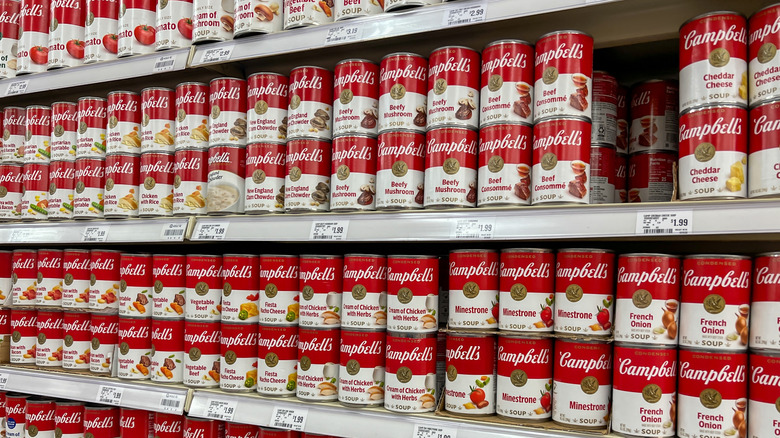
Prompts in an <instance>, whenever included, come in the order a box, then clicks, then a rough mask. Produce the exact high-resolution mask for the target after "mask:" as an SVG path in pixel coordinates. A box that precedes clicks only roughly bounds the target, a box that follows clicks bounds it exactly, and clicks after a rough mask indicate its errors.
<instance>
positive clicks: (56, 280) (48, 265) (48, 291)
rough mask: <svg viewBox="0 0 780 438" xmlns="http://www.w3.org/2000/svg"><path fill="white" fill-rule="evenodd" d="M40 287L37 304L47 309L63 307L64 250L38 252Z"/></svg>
mask: <svg viewBox="0 0 780 438" xmlns="http://www.w3.org/2000/svg"><path fill="white" fill-rule="evenodd" d="M37 263H38V286H37V288H36V294H35V304H36V305H37V306H45V307H60V306H61V305H62V281H63V280H62V279H63V270H62V250H59V249H39V250H38V262H37Z"/></svg>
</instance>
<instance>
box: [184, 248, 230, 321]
mask: <svg viewBox="0 0 780 438" xmlns="http://www.w3.org/2000/svg"><path fill="white" fill-rule="evenodd" d="M186 276H187V280H186V285H187V288H186V292H185V294H184V297H185V298H186V302H187V305H186V306H185V307H184V317H185V319H188V320H191V321H219V320H220V318H221V309H222V286H223V282H222V256H213V255H188V256H187V272H186Z"/></svg>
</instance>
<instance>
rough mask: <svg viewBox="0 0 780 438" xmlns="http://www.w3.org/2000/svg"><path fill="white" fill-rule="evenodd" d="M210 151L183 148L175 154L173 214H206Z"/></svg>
mask: <svg viewBox="0 0 780 438" xmlns="http://www.w3.org/2000/svg"><path fill="white" fill-rule="evenodd" d="M208 159H209V153H208V151H205V150H198V149H183V150H178V151H176V152H175V153H174V155H173V215H174V216H181V215H198V214H201V215H202V214H206V197H205V195H206V193H207V191H208V190H207V189H208V184H207V183H206V181H208V176H209V167H208Z"/></svg>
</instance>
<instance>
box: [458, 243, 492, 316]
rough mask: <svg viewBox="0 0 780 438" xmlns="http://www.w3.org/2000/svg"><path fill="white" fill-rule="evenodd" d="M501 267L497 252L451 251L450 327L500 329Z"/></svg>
mask: <svg viewBox="0 0 780 438" xmlns="http://www.w3.org/2000/svg"><path fill="white" fill-rule="evenodd" d="M498 268H499V262H498V253H497V252H495V251H489V250H458V251H450V259H449V270H450V275H449V294H450V295H449V319H448V321H447V324H448V325H449V327H451V328H471V329H494V328H496V327H498V297H499V293H498V289H499V281H498V274H499V269H498Z"/></svg>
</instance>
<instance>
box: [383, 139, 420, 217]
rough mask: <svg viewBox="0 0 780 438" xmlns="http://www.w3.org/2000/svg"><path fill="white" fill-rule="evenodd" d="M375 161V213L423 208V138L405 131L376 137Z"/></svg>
mask: <svg viewBox="0 0 780 438" xmlns="http://www.w3.org/2000/svg"><path fill="white" fill-rule="evenodd" d="M376 161H377V163H376V208H377V210H402V209H411V208H422V206H423V196H424V181H425V135H423V134H420V133H416V132H407V131H393V132H383V133H381V134H379V138H378V140H377V160H376Z"/></svg>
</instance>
